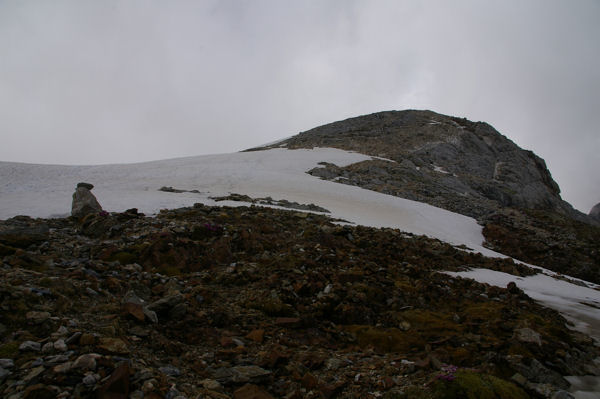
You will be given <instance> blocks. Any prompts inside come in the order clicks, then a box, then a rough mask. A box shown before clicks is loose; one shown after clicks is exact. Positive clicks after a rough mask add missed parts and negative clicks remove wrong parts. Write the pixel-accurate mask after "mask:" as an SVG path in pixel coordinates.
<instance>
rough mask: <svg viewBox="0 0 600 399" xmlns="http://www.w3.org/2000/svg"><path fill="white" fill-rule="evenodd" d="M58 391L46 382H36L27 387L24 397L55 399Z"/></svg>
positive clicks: (24, 398) (25, 398)
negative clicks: (45, 383)
mask: <svg viewBox="0 0 600 399" xmlns="http://www.w3.org/2000/svg"><path fill="white" fill-rule="evenodd" d="M56 394H57V392H56V391H55V390H54V389H52V388H51V387H49V386H47V385H44V384H35V385H32V386H30V387H27V389H25V392H24V393H23V399H54V398H56Z"/></svg>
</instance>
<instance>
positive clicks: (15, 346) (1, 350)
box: [0, 342, 19, 359]
mask: <svg viewBox="0 0 600 399" xmlns="http://www.w3.org/2000/svg"><path fill="white" fill-rule="evenodd" d="M18 353H19V343H18V342H8V343H6V344H3V345H0V358H8V359H14V358H15V357H16V356H17V354H18Z"/></svg>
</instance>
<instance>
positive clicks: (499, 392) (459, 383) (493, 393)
mask: <svg viewBox="0 0 600 399" xmlns="http://www.w3.org/2000/svg"><path fill="white" fill-rule="evenodd" d="M433 398H435V399H529V395H527V394H526V393H525V392H524V391H523V390H522V389H521V388H519V387H517V386H516V385H515V384H513V383H512V382H509V381H506V380H502V379H500V378H497V377H494V376H492V375H488V374H479V373H475V372H472V371H466V370H464V371H459V372H457V373H456V379H455V380H454V381H438V382H437V383H436V384H435V386H434V387H433Z"/></svg>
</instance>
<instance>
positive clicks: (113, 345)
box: [98, 338, 129, 355]
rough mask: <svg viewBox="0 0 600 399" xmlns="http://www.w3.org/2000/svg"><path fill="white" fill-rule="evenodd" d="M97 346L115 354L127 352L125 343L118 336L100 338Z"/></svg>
mask: <svg viewBox="0 0 600 399" xmlns="http://www.w3.org/2000/svg"><path fill="white" fill-rule="evenodd" d="M98 347H99V348H100V349H102V350H103V351H104V352H107V353H110V354H115V355H126V354H128V353H129V348H127V344H126V343H125V342H123V340H121V339H119V338H100V343H99V344H98Z"/></svg>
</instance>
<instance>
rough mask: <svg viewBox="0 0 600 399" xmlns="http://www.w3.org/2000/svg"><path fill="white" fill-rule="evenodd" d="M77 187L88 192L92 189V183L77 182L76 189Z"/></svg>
mask: <svg viewBox="0 0 600 399" xmlns="http://www.w3.org/2000/svg"><path fill="white" fill-rule="evenodd" d="M79 187H83V188H86V189H88V190H91V189H93V188H94V185H93V184H92V183H86V182H79V183H77V188H79Z"/></svg>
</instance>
